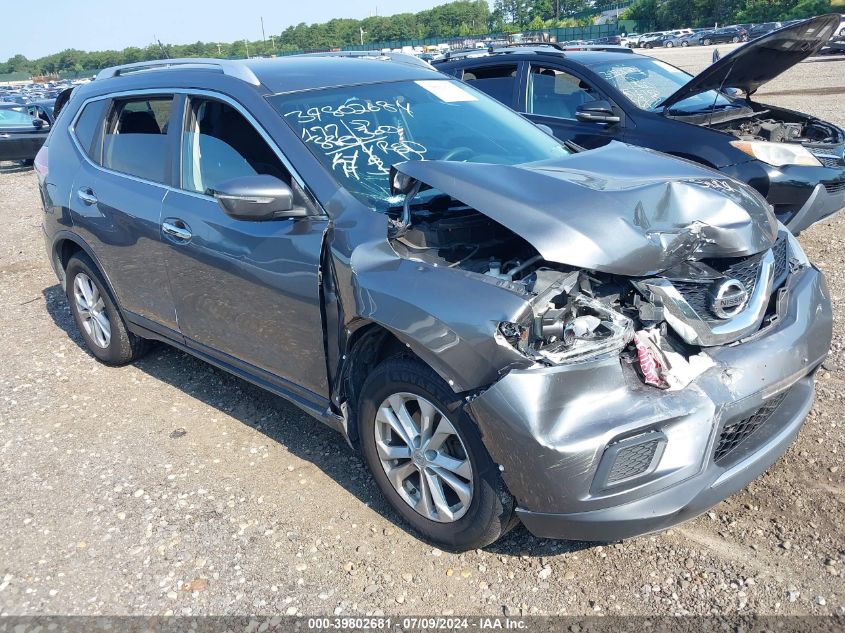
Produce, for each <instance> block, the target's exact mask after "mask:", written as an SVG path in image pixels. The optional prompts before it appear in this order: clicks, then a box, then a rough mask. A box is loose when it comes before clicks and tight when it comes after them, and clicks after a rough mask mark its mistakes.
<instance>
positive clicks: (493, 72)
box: [462, 64, 516, 106]
mask: <svg viewBox="0 0 845 633" xmlns="http://www.w3.org/2000/svg"><path fill="white" fill-rule="evenodd" d="M462 79H463V80H464V81H466V82H467V83H469V84H470V85H472V87H473V88H478V89H479V90H481V91H482V92H486V93H487V94H488V95H490V96H491V97H493V98H494V99H496V100H498V101H501V102H502V103H504V104H505V105H507V106H512V105H513V94H514V90H513V88H514V84H515V83H516V64H502V65H501V66H476V67H475V68H468V69H466V70H465V71H464V75H463V77H462Z"/></svg>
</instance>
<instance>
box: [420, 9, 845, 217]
mask: <svg viewBox="0 0 845 633" xmlns="http://www.w3.org/2000/svg"><path fill="white" fill-rule="evenodd" d="M838 20H839V16H837V15H827V16H821V17H817V18H812V19H810V20H804V21H802V22H799V23H797V24H793V25H790V26H787V27H785V28H782V29H779V30H777V31H773V32H771V33H769V34H768V35H764V36H763V37H760V38H758V39H756V40H754V41H752V42H749V43H748V44H745V45H743V46H740V47H739V48H737V49H735V50H733V51H732V52H730V53H729V54H727V55H725V56H724V57H722V58H721V59H720V60H718V61H717V62H715V63H713V64H712V65H710V66H709V67H708V68H706V69H705V70H703V71H702V72H701V73H699V74H698V75H696V76H695V77H692V76H690V75H689V74H687V73H686V72H684V71H682V70H680V69H678V68H675V67H674V66H672V65H670V64H667V63H665V62H663V61H660V60H657V59H654V58H652V57H648V56H644V55H637V54H632V53H630V52H623V53H614V52H609V51H576V52H569V51H555V50H539V49H536V50H525V51H524V52H523V53H522V54H515V51H513V50H512V51H511V52H510V53H511V54H509V55H507V56H505V55H503V54H501V53H499V52H498V51H494V52H493V53H492V54H488V55H486V56H484V57H480V58H478V59H473V60H454V61H448V60H447V61H444V62H443V63H439V64H437V65H436V67H437V68H438V69H440V70H442V71H443V72H448V73H450V74H452V75H454V76H456V77H458V78H460V79H463V80H464V81H465V82H466V83H469V84H470V85H473V86H476V87H477V88H479V89H480V90H482V91H485V92H487V93H488V94H490V95H492V96H494V97H496V98H497V99H500V100H501V101H503V102H504V103H506V104H507V105H509V106H511V107H512V108H514V109H515V110H517V111H519V112H523V113H525V115H526V116H527V117H528V118H530V119H531V120H532V121H534V122H536V123H539V124H543V125H546V126H548V127H549V128H551V129H552V131H553V132H554V134H555V135H556V136H557V137H559V138H561V139H565V140H569V141H572V142H574V143H577V144H578V145H581V146H582V147H587V148H594V147H600V146H602V145H605V144H607V143H609V142H610V141H612V140H621V141H624V142H626V143H631V144H633V145H640V146H643V147H649V148H652V149H656V150H659V151H662V152H666V153H668V154H672V155H674V156H678V157H681V158H686V159H688V160H692V161H695V162H697V163H700V164H702V165H706V166H708V167H712V168H714V169H718V170H719V171H721V172H723V173H725V174H727V175H729V176H732V177H733V178H736V179H737V180H740V181H742V182H745V183H747V184H749V185H751V186H752V187H754V188H755V189H757V191H759V192H760V193H761V194H763V195H764V196H765V197H766V199H767V200H768V201H769V203H770V204H771V205H772V206H773V207H774V210H775V214H776V215H777V217H778V219H779V220H781V221H782V222H783V223H784V224H786V226H788V227H789V228H790V229H791V230H792V231H793V232H795V233H799V232H800V231H802V230H803V229H805V228H807V227H808V226H810V225H811V224H813V223H815V222H818V221H819V220H821V219H823V218H825V217H828V216H829V215H831V214H833V213H835V212H836V211H838V210H839V209H842V208H843V207H845V131H843V130H842V128H840V127H839V126H837V125H834V124H833V123H830V122H828V121H824V120H822V119H819V118H817V117H815V116H813V115H811V114H804V113H802V112H797V111H794V110H789V109H786V108H781V107H777V106H772V105H767V104H764V103H760V102H758V101H757V100H756V99H755V98H754V93H755V92H756V91H757V90H758V89H759V88H760V86H762V85H763V84H765V83H766V82H767V81H770V80H771V79H773V78H774V77H777V76H778V75H780V74H781V73H782V72H784V71H785V70H787V69H788V68H791V67H792V66H794V65H795V64H797V63H798V62H800V61H803V60H804V59H806V58H807V57H809V56H810V55H813V54H814V53H815V52H817V51H818V50H819V49H821V48H822V46H824V45H825V44H826V42H827V41H828V39H829V37H830V35H831V33H832V32H833V29H834V28H836V26H837V25H838V24H839V22H838Z"/></svg>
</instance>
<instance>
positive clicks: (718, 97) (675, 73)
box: [592, 55, 737, 112]
mask: <svg viewBox="0 0 845 633" xmlns="http://www.w3.org/2000/svg"><path fill="white" fill-rule="evenodd" d="M631 57H633V58H634V59H631V60H630V61H629V60H625V61H612V62H603V63H600V64H596V65H595V66H592V69H593V70H594V71H595V72H596V73H597V74H599V75H600V76H601V77H603V78H604V80H605V81H607V82H608V83H609V84H611V85H612V86H614V87H616V88H617V89H618V90H619V91H620V92H621V93H622V94H624V95H625V96H626V97H627V98H628V99H629V100H630V101H631V102H632V103H633V104H634V105H636V106H637V107H639V108H642V109H643V110H656V109H657V106H659V105H660V104H661V103H662V102H663V101H665V100H666V99H667V98H668V97H670V96H671V95H672V94H674V93H675V92H676V91H677V90H679V89H680V88H682V87H683V86H684V85H685V84H687V83H689V81H690V79H692V76H691V75H688V74H687V73H685V72H684V71H683V70H681V69H679V68H675V67H674V66H671V65H669V64H666V63H664V62H661V61H660V60H657V59H652V58H649V57H640V56H639V55H631ZM714 104H715V107H717V108H720V107H721V108H725V107H731V106H733V105H737V104H734V102H733V101H731V100H730V99H729V98H728V97H727V96H726V95H724V94H722V93H717V92H716V91H715V90H708V91H706V92H701V93H699V94H695V95H692V96H690V97H687V98H686V99H684V100H682V101H679V102H678V103H676V104H674V105H673V106H672V111H675V112H698V111H699V110H709V109H710V108H712V107H714Z"/></svg>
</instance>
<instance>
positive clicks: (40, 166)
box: [32, 145, 47, 183]
mask: <svg viewBox="0 0 845 633" xmlns="http://www.w3.org/2000/svg"><path fill="white" fill-rule="evenodd" d="M32 166H33V168H34V169H35V174H36V175H37V176H38V182H39V183H43V182H44V179H45V178H47V146H46V145H42V146H41V149H39V150H38V153H37V154H36V155H35V160H34V161H33V163H32Z"/></svg>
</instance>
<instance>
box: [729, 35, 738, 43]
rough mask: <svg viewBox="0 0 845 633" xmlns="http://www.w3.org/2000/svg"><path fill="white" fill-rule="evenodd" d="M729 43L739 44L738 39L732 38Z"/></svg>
mask: <svg viewBox="0 0 845 633" xmlns="http://www.w3.org/2000/svg"><path fill="white" fill-rule="evenodd" d="M731 42H733V43H734V44H739V38H738V37H736V36H734V37H733V39H731Z"/></svg>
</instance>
